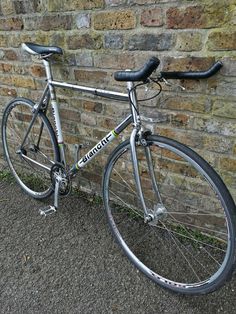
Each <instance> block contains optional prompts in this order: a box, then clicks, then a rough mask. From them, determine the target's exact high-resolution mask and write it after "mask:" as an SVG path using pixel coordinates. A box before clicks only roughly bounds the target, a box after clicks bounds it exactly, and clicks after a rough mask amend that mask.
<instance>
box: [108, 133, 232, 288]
mask: <svg viewBox="0 0 236 314" xmlns="http://www.w3.org/2000/svg"><path fill="white" fill-rule="evenodd" d="M136 149H137V157H138V162H139V172H140V178H141V184H142V189H143V193H144V198H145V202H146V205H147V208H148V210H149V213H150V214H151V215H152V217H153V219H152V221H151V222H149V223H145V222H144V214H143V209H142V207H141V203H140V201H139V197H138V195H137V193H136V187H135V180H134V175H133V168H132V162H131V151H130V144H129V141H126V142H124V143H122V144H121V145H119V146H118V147H117V149H116V150H115V151H114V152H113V153H112V155H111V156H110V158H109V160H108V163H107V166H106V169H105V173H104V182H103V196H104V204H105V209H106V213H107V217H108V221H109V224H110V227H111V229H112V232H113V234H114V236H115V238H116V239H117V241H118V243H119V244H120V245H121V247H122V248H123V250H124V252H125V254H126V255H127V256H128V258H129V259H130V260H131V262H132V263H134V265H135V266H136V267H137V268H138V269H139V270H141V271H142V272H143V273H144V274H145V275H147V276H148V277H149V278H151V279H152V280H153V281H155V282H156V283H158V284H160V285H161V286H163V287H165V288H168V289H171V290H173V291H176V292H181V293H186V294H202V293H208V292H211V291H213V290H215V289H217V288H218V287H220V286H221V285H222V284H223V283H224V282H225V280H226V279H228V278H230V277H231V274H232V270H233V263H234V259H235V213H236V211H235V205H234V202H233V200H232V197H231V196H230V194H229V192H228V190H227V188H226V186H225V185H224V183H223V182H222V180H221V179H220V177H219V176H218V175H217V173H216V172H215V171H214V170H213V169H212V167H211V166H210V165H209V164H208V163H207V162H206V161H204V160H203V159H202V158H201V157H200V156H199V155H197V154H196V153H195V152H194V151H192V150H191V149H189V148H188V147H186V146H184V145H182V144H180V143H178V142H176V141H173V140H170V139H167V138H164V137H159V136H149V137H148V138H147V148H146V152H145V148H144V147H143V146H139V145H138V144H137V147H136ZM148 150H149V152H150V156H151V160H152V162H151V164H152V166H151V167H150V164H149V165H148V163H147V151H148ZM150 173H153V175H152V176H151V175H150ZM152 178H153V179H152Z"/></svg>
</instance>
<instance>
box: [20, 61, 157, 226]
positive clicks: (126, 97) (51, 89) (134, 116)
mask: <svg viewBox="0 0 236 314" xmlns="http://www.w3.org/2000/svg"><path fill="white" fill-rule="evenodd" d="M43 63H44V66H45V70H46V76H47V86H46V88H45V90H44V93H43V96H42V98H41V100H40V102H39V103H38V105H36V106H35V115H34V117H33V119H32V122H31V124H30V127H29V129H28V131H27V134H26V135H25V139H26V137H27V135H28V134H29V131H30V128H31V126H32V125H33V123H34V120H35V118H36V116H37V113H38V112H39V110H40V109H41V108H43V105H45V103H47V104H48V102H49V98H50V99H51V106H52V113H53V117H54V124H55V130H56V136H57V141H58V144H59V149H60V156H61V162H62V163H63V164H64V165H66V160H65V152H64V140H63V135H62V129H61V122H60V115H59V109H58V104H57V100H56V92H55V87H61V88H67V89H74V90H77V91H81V92H85V93H91V94H94V95H96V96H100V97H104V98H110V99H114V100H120V101H129V103H130V109H131V114H130V115H128V116H127V117H126V118H125V119H124V120H123V121H122V122H121V123H120V124H119V125H118V126H117V127H116V128H115V129H114V130H112V131H110V132H109V133H108V134H107V135H106V136H105V137H104V138H103V139H102V140H101V141H100V142H98V143H97V144H96V145H95V146H94V147H93V148H92V149H91V150H89V152H87V153H86V154H85V155H84V156H83V157H82V158H81V159H80V160H78V161H77V162H76V163H75V164H74V165H73V166H72V167H71V168H70V170H69V174H70V176H74V175H75V174H76V172H77V171H78V170H79V169H80V168H83V167H84V166H85V165H86V164H87V163H89V162H90V161H91V160H92V159H93V158H94V157H96V155H97V154H98V153H99V152H101V151H102V150H103V149H104V148H105V147H106V146H107V145H108V144H109V143H110V142H111V141H112V140H113V139H114V138H116V137H117V136H118V135H119V134H120V133H121V132H122V131H123V130H124V129H125V128H126V127H127V126H128V125H130V124H131V123H133V131H132V133H131V136H130V146H131V157H132V162H133V171H134V177H135V182H136V187H137V192H138V195H139V197H140V200H141V203H142V207H143V210H144V219H145V221H148V220H150V213H149V212H148V209H147V207H146V204H145V201H144V197H143V192H142V187H141V182H140V176H139V168H138V159H137V153H136V142H137V137H138V136H139V135H141V133H142V128H141V119H140V116H139V113H138V112H139V111H138V103H137V97H136V92H135V88H134V84H133V82H127V89H128V93H127V94H124V93H119V92H114V91H109V90H104V89H97V88H91V87H87V86H82V85H74V84H70V83H66V82H60V81H55V80H54V79H53V76H52V71H51V66H50V63H49V61H47V60H45V59H44V60H43ZM25 139H24V141H25ZM24 141H23V143H24ZM22 146H23V144H22ZM145 150H146V151H147V154H146V156H147V159H148V162H149V163H150V162H151V163H152V161H151V158H150V151H149V148H148V147H145ZM31 162H33V160H32V161H31ZM47 170H48V171H50V169H49V168H48V169H47ZM149 170H150V171H151V172H152V171H153V167H150V168H149ZM151 177H152V178H154V176H153V174H152V173H151Z"/></svg>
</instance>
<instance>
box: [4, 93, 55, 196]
mask: <svg viewBox="0 0 236 314" xmlns="http://www.w3.org/2000/svg"><path fill="white" fill-rule="evenodd" d="M34 105H35V104H34V103H33V102H32V101H31V100H29V99H25V98H17V99H14V100H13V101H11V102H10V103H9V104H8V105H7V107H6V109H5V111H4V114H3V120H2V143H3V150H4V153H5V157H6V160H7V162H8V165H9V167H10V170H11V172H12V174H13V175H14V177H15V179H16V180H17V182H18V183H19V184H20V186H21V187H22V189H23V190H24V191H25V192H26V193H27V194H29V195H30V196H32V197H34V198H37V199H43V198H46V197H48V196H49V195H50V194H51V193H52V192H53V187H52V183H51V177H50V170H51V167H52V165H53V164H54V163H55V162H57V161H59V160H60V154H59V148H58V144H57V140H56V137H55V133H54V131H53V128H52V126H51V124H50V122H49V120H48V119H47V117H46V116H45V114H44V113H43V112H41V111H40V112H39V113H38V115H37V117H36V119H35V120H34V122H32V121H33V116H34V114H33V111H34V110H33V108H34ZM31 124H32V126H31V128H29V127H30V125H31ZM27 132H28V135H27V136H26V134H27ZM25 137H26V139H25V141H24V138H25Z"/></svg>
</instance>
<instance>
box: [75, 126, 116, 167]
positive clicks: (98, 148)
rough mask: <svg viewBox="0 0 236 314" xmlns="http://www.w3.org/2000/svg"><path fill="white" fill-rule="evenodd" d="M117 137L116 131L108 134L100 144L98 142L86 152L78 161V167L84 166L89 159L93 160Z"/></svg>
mask: <svg viewBox="0 0 236 314" xmlns="http://www.w3.org/2000/svg"><path fill="white" fill-rule="evenodd" d="M116 137H117V134H116V133H115V132H114V131H111V132H110V133H109V134H108V135H106V136H105V137H104V138H103V139H102V140H101V141H100V142H99V143H98V144H96V145H95V146H94V147H93V148H92V149H91V150H90V151H89V152H88V153H87V154H85V155H84V156H83V157H82V158H81V159H80V160H79V161H78V163H77V167H79V168H83V167H84V166H85V165H86V164H87V163H88V162H89V161H91V160H92V159H93V158H94V157H95V156H96V155H97V154H98V153H99V152H100V151H102V150H103V148H105V147H106V146H107V145H108V144H109V143H110V142H111V141H112V140H113V139H114V138H116Z"/></svg>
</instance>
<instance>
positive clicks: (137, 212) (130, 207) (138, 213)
mask: <svg viewBox="0 0 236 314" xmlns="http://www.w3.org/2000/svg"><path fill="white" fill-rule="evenodd" d="M110 193H111V194H113V195H114V196H116V197H117V198H118V199H119V200H120V201H121V202H122V203H123V204H124V205H125V206H126V207H127V208H129V209H131V210H133V211H134V212H135V213H136V214H137V215H139V216H140V217H142V218H143V214H142V215H141V213H140V212H139V211H137V210H136V208H134V207H132V206H130V205H129V204H127V203H126V202H125V201H123V200H122V198H120V197H119V196H118V195H116V193H114V192H113V191H110Z"/></svg>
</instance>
